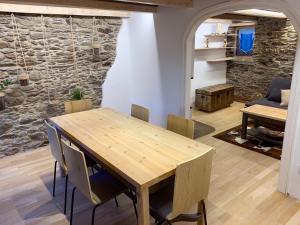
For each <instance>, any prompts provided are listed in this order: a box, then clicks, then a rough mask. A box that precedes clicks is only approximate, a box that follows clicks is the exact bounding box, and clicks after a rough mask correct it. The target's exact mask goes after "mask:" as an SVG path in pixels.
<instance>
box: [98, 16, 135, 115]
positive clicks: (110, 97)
mask: <svg viewBox="0 0 300 225" xmlns="http://www.w3.org/2000/svg"><path fill="white" fill-rule="evenodd" d="M117 43H118V44H117V56H116V60H115V63H114V64H113V66H112V68H111V69H110V70H109V72H108V73H107V77H106V80H105V82H104V84H103V99H102V106H103V107H109V108H113V109H117V110H118V111H120V112H123V113H126V114H129V113H130V105H131V87H130V86H131V83H130V81H131V77H130V75H131V60H130V58H131V57H130V53H131V51H130V42H129V26H128V21H127V20H126V19H124V21H123V25H122V27H121V30H120V33H119V35H118V42H117Z"/></svg>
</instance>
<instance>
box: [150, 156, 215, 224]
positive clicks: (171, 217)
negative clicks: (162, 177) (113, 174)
mask: <svg viewBox="0 0 300 225" xmlns="http://www.w3.org/2000/svg"><path fill="white" fill-rule="evenodd" d="M213 154H214V152H212V151H210V152H208V153H205V154H204V155H202V156H200V157H198V158H195V159H193V160H191V161H188V162H185V163H183V164H181V165H179V166H178V167H177V168H176V174H175V178H173V182H169V185H168V186H166V187H164V188H162V189H160V190H159V191H157V192H155V193H153V194H151V195H150V213H151V215H152V216H153V217H154V218H155V220H156V224H159V225H161V224H172V223H175V222H179V221H185V222H198V223H199V222H200V221H201V220H204V223H205V225H207V218H206V209H205V201H204V200H205V199H206V198H207V196H208V191H209V184H210V176H211V167H212V157H213ZM195 204H198V213H196V214H184V213H185V212H186V211H187V210H189V209H191V208H192V207H193V206H194V205H195Z"/></svg>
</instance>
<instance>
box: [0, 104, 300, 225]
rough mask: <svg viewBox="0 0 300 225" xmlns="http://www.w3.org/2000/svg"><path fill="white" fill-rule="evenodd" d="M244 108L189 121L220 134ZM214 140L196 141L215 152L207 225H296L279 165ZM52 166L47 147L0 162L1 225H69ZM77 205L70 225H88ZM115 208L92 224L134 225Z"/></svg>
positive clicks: (296, 209) (127, 210) (125, 205)
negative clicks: (280, 188) (283, 191)
mask: <svg viewBox="0 0 300 225" xmlns="http://www.w3.org/2000/svg"><path fill="white" fill-rule="evenodd" d="M242 107H243V105H242V104H240V103H234V104H233V105H232V107H230V108H227V109H224V110H221V111H218V112H215V113H211V114H207V113H203V112H198V111H194V112H193V118H194V119H196V120H199V121H201V122H203V123H207V124H208V125H211V126H214V127H215V128H216V132H215V133H218V132H221V131H223V130H226V129H228V128H231V127H233V126H236V125H239V124H240V123H241V114H240V113H239V109H240V108H242ZM212 135H214V134H210V135H208V136H205V137H202V138H200V139H199V141H201V142H205V143H207V144H209V145H212V146H215V147H216V149H217V154H216V155H215V157H214V162H213V173H212V181H211V189H210V194H209V199H208V201H207V208H208V222H209V225H221V224H226V225H258V224H259V225H260V224H261V225H283V224H287V225H296V224H299V225H300V203H299V202H297V201H296V200H294V199H291V198H289V197H287V196H285V195H283V194H280V193H279V192H277V191H276V185H277V182H278V171H279V163H280V162H279V161H278V160H276V159H273V158H270V157H267V156H264V155H262V154H258V153H255V152H252V151H248V150H245V149H243V148H240V147H238V146H235V145H231V144H229V143H225V142H223V141H221V140H217V139H215V138H213V137H212ZM53 164H54V161H53V159H52V157H51V155H50V153H49V150H48V147H44V148H41V149H38V150H36V151H32V152H27V153H20V154H18V155H15V156H11V157H7V158H4V159H2V160H0V224H1V225H12V224H14V225H21V224H32V225H38V224H41V225H45V224H55V225H65V224H69V222H68V219H67V218H66V217H65V216H64V215H63V213H62V202H63V185H64V180H63V179H62V178H58V184H57V196H56V197H55V198H54V199H53V198H52V195H51V188H52V172H53ZM76 202H77V204H76V210H75V212H76V214H75V217H74V218H75V223H74V224H75V225H79V224H80V225H86V224H90V216H91V213H92V212H91V205H90V204H89V203H88V201H87V200H85V199H84V197H83V196H80V195H78V197H77V198H76ZM119 202H120V207H119V208H116V207H115V204H114V202H113V201H112V202H108V203H107V204H105V205H103V206H102V207H100V208H99V209H98V211H97V213H96V224H98V225H100V224H101V225H134V224H136V219H135V216H134V211H133V207H132V205H131V202H130V201H129V200H128V199H127V198H126V197H125V196H120V197H119ZM177 224H178V225H188V224H191V223H177Z"/></svg>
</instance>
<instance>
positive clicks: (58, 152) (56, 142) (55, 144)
mask: <svg viewBox="0 0 300 225" xmlns="http://www.w3.org/2000/svg"><path fill="white" fill-rule="evenodd" d="M45 126H46V130H47V134H48V139H49V145H50V150H51V153H52V156H53V157H54V159H55V163H54V174H53V190H52V195H53V197H54V196H55V187H56V170H57V163H58V165H59V166H60V168H61V172H62V174H63V175H65V177H66V180H65V202H64V213H65V214H66V210H67V188H68V169H67V165H66V163H65V159H64V154H63V151H62V145H61V139H60V137H59V135H58V133H57V130H56V129H55V128H54V127H52V126H51V125H50V124H49V123H48V122H47V121H46V120H45Z"/></svg>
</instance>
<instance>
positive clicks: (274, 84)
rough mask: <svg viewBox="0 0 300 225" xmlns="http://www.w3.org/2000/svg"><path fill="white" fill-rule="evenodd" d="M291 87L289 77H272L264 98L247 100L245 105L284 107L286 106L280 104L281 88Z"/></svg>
mask: <svg viewBox="0 0 300 225" xmlns="http://www.w3.org/2000/svg"><path fill="white" fill-rule="evenodd" d="M290 88H291V80H290V79H282V78H273V80H272V81H271V84H270V86H269V88H268V91H267V94H266V96H265V97H264V98H261V99H258V100H255V101H252V102H247V103H246V106H247V107H249V106H252V105H255V104H258V105H265V106H271V107H276V108H282V109H286V108H287V106H281V105H280V103H281V90H286V89H290Z"/></svg>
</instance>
